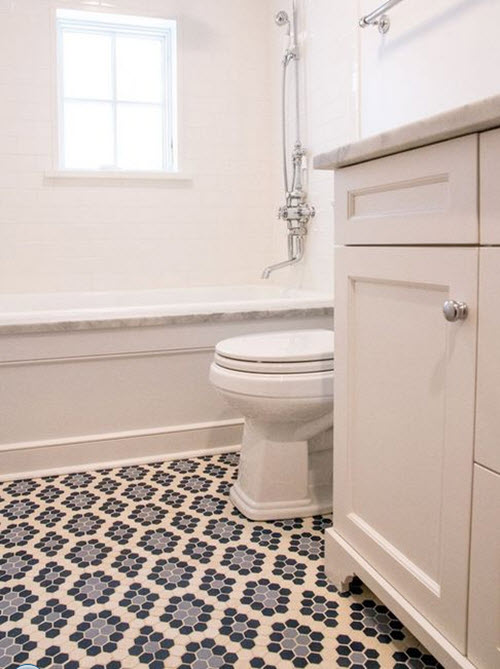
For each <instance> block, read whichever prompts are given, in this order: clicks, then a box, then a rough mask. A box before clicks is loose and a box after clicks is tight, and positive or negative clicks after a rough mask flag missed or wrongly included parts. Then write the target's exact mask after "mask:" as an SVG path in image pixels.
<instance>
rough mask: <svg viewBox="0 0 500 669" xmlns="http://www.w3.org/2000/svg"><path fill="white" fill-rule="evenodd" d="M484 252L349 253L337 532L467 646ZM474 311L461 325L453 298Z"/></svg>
mask: <svg viewBox="0 0 500 669" xmlns="http://www.w3.org/2000/svg"><path fill="white" fill-rule="evenodd" d="M477 256H478V251H477V249H472V248H463V249H461V248H438V249H434V248H432V249H426V248H418V249H412V248H397V249H396V248H357V247H345V248H341V249H337V250H336V256H335V265H336V270H335V271H336V288H335V407H334V413H335V417H334V443H335V449H334V472H335V480H334V509H335V518H334V526H335V530H336V532H338V533H339V534H340V535H341V536H342V537H343V538H344V539H345V540H346V541H347V542H348V543H349V544H351V546H353V548H354V549H355V550H356V551H358V552H359V553H360V554H361V555H363V557H364V558H365V559H366V560H367V561H368V562H369V563H370V564H371V566H372V567H373V568H374V569H375V570H376V571H378V572H379V573H380V574H381V575H382V577H384V578H385V579H386V580H387V581H389V583H391V585H392V586H393V587H394V588H396V590H398V592H399V593H400V594H401V595H402V596H403V597H405V599H407V600H408V601H409V602H410V603H411V604H412V605H413V606H415V607H416V608H417V609H418V610H419V611H420V612H421V613H422V615H424V616H425V617H426V618H427V619H428V620H429V621H431V622H432V623H433V624H434V625H435V626H436V627H437V628H438V629H439V631H440V632H441V633H442V634H443V635H444V636H445V637H446V638H447V639H448V640H449V641H450V642H451V643H452V644H453V645H455V647H456V648H458V649H459V650H460V651H461V652H464V651H465V626H466V619H467V613H466V604H467V574H468V555H469V533H470V527H469V523H470V504H471V494H472V452H473V437H474V380H475V350H476V314H477ZM450 299H453V300H459V301H464V302H466V303H467V304H468V306H469V315H468V318H467V319H466V320H463V321H460V322H456V323H449V322H447V321H446V320H445V318H444V316H443V312H442V305H443V302H444V301H446V300H450Z"/></svg>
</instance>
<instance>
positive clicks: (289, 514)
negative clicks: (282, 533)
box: [229, 483, 332, 520]
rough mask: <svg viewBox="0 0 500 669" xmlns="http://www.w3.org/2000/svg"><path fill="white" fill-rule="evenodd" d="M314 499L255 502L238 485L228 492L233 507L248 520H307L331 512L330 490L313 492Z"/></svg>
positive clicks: (329, 488)
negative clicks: (309, 517)
mask: <svg viewBox="0 0 500 669" xmlns="http://www.w3.org/2000/svg"><path fill="white" fill-rule="evenodd" d="M315 493H316V494H315V495H314V499H313V498H312V497H309V498H307V499H302V500H294V501H289V502H274V503H273V502H261V503H259V502H255V501H254V500H253V499H251V498H250V497H248V495H245V493H244V492H243V490H242V489H241V487H240V486H239V485H238V483H235V484H234V485H233V486H232V488H231V490H230V491H229V497H230V499H231V501H232V503H233V504H234V506H235V507H236V508H237V509H238V511H240V512H241V513H242V514H243V515H244V516H245V517H246V518H249V519H250V520H281V519H283V518H307V517H308V516H318V515H320V514H323V513H331V512H332V500H331V496H332V488H331V486H323V489H321V488H318V489H316V491H315Z"/></svg>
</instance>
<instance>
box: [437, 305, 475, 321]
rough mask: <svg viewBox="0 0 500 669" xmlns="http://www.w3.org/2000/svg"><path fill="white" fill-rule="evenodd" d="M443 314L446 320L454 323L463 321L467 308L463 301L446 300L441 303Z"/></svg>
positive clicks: (466, 314) (467, 312) (467, 311)
mask: <svg viewBox="0 0 500 669" xmlns="http://www.w3.org/2000/svg"><path fill="white" fill-rule="evenodd" d="M443 314H444V317H445V318H446V320H447V321H450V323H456V321H464V320H465V319H466V318H467V316H468V314H469V308H468V306H467V305H466V304H465V302H457V301H456V300H446V302H445V303H444V304H443Z"/></svg>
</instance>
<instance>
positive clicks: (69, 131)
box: [64, 102, 114, 169]
mask: <svg viewBox="0 0 500 669" xmlns="http://www.w3.org/2000/svg"><path fill="white" fill-rule="evenodd" d="M113 143H114V133H113V107H112V105H111V104H110V103H107V102H66V103H65V104H64V167H66V168H69V169H99V168H106V167H108V168H109V167H113V163H114V157H113V156H114V151H113Z"/></svg>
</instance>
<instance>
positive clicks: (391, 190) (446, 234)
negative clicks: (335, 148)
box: [335, 135, 479, 245]
mask: <svg viewBox="0 0 500 669" xmlns="http://www.w3.org/2000/svg"><path fill="white" fill-rule="evenodd" d="M477 162H478V136H477V135H469V136H467V137H460V138H458V139H453V140H450V141H448V142H442V143H440V144H434V145H432V146H426V147H424V148H420V149H415V150H413V151H405V152H404V153H400V154H396V155H391V156H387V157H385V158H380V159H379V160H374V161H368V162H366V163H360V164H359V165H354V166H352V167H348V168H346V169H344V170H340V171H339V172H337V173H336V175H335V243H336V244H339V245H344V244H397V245H400V244H451V243H453V244H477V242H478V239H479V230H478V220H477V200H478V195H477V190H478V189H477Z"/></svg>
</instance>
